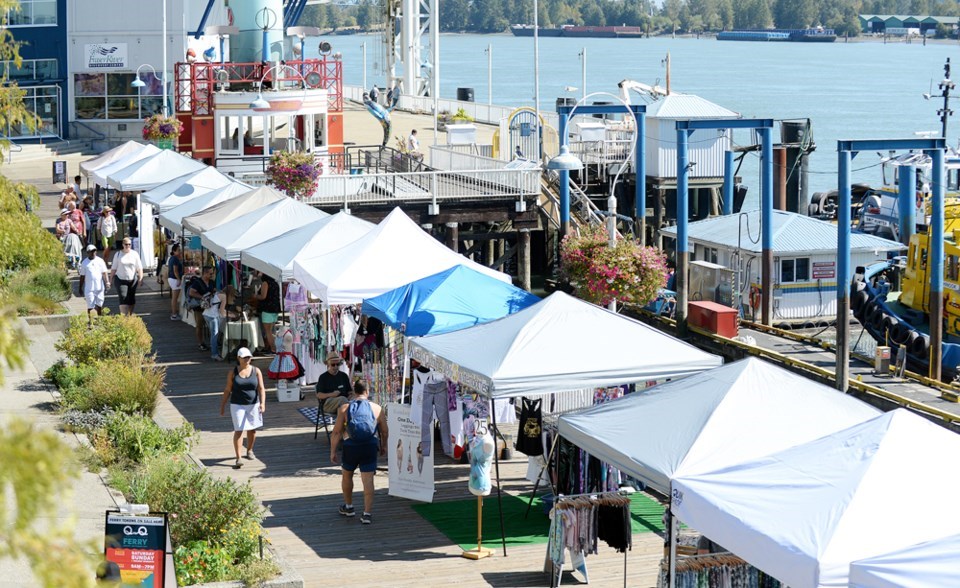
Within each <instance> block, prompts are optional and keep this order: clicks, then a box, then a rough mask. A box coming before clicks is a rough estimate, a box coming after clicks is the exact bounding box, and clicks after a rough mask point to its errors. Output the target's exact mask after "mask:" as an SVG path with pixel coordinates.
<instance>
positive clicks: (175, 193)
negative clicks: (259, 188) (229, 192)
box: [140, 166, 252, 212]
mask: <svg viewBox="0 0 960 588" xmlns="http://www.w3.org/2000/svg"><path fill="white" fill-rule="evenodd" d="M234 182H236V180H234V179H233V178H231V177H230V176H227V175H224V174H222V173H220V171H218V170H217V168H215V167H210V166H206V167H204V168H202V169H200V170H197V171H195V172H193V173H190V174H187V175H184V176H180V177H179V178H174V179H172V180H170V181H169V182H166V183H164V184H161V185H159V186H157V187H156V188H153V189H150V190H147V191H146V192H144V193H143V194H141V195H140V199H141V201H143V202H146V203H147V204H152V205H153V206H155V207H156V208H157V210H159V211H160V212H166V211H168V210H170V209H171V208H173V207H175V206H179V205H181V204H183V203H184V202H187V201H188V200H193V199H194V198H196V197H197V196H200V195H201V194H206V193H207V192H210V191H212V190H216V189H217V188H222V187H224V186H226V185H227V184H231V183H234ZM251 189H252V188H251Z"/></svg>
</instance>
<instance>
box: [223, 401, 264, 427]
mask: <svg viewBox="0 0 960 588" xmlns="http://www.w3.org/2000/svg"><path fill="white" fill-rule="evenodd" d="M230 418H232V419H233V430H234V431H252V430H254V429H259V428H260V427H262V426H263V414H261V413H260V403H259V402H257V403H256V404H232V403H231V404H230Z"/></svg>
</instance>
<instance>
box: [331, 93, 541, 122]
mask: <svg viewBox="0 0 960 588" xmlns="http://www.w3.org/2000/svg"><path fill="white" fill-rule="evenodd" d="M365 91H366V90H365V89H364V88H361V87H360V86H348V85H346V84H344V86H343V97H344V98H347V99H349V100H353V101H354V102H361V103H362V102H363V93H364V92H365ZM437 107H438V108H439V110H440V112H443V111H447V112H449V113H451V114H452V113H455V112H457V111H458V110H460V109H461V108H462V109H463V111H464V112H465V113H467V114H468V115H469V116H471V117H473V120H475V121H476V122H478V123H484V124H490V125H496V124H500V121H501V120H503V119H505V118H507V117H508V116H510V113H511V112H513V111H514V110H516V107H513V106H497V105H496V104H482V103H480V102H464V101H462V100H448V99H445V98H440V99H438V100H437ZM397 108H399V109H400V110H406V111H410V112H413V113H420V114H427V115H429V114H432V113H433V98H430V97H427V96H406V95H404V96H401V97H400V102H399V103H397ZM540 115H541V116H543V117H544V120H545V121H546V123H547V124H548V125H550V126H552V127H553V128H557V127H558V126H559V124H560V122H559V119H558V117H557V113H556V112H551V111H548V110H541V111H540Z"/></svg>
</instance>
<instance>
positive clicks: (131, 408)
mask: <svg viewBox="0 0 960 588" xmlns="http://www.w3.org/2000/svg"><path fill="white" fill-rule="evenodd" d="M165 377H166V369H165V368H163V367H160V366H157V365H155V364H153V363H142V362H141V360H138V359H115V360H111V361H101V362H98V363H97V364H96V371H95V372H94V374H93V376H92V377H91V378H90V380H89V381H88V382H87V385H86V388H87V390H88V391H89V396H88V398H87V400H88V402H87V403H86V406H78V407H77V408H80V409H81V410H101V409H104V408H112V409H114V410H118V411H120V412H125V413H137V414H145V415H148V416H149V415H152V414H153V411H154V410H155V409H156V407H157V398H159V396H160V391H161V390H162V389H163V381H164V378H165Z"/></svg>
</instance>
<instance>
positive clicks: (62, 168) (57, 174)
mask: <svg viewBox="0 0 960 588" xmlns="http://www.w3.org/2000/svg"><path fill="white" fill-rule="evenodd" d="M52 183H54V184H66V183H67V162H66V161H54V162H53V180H52Z"/></svg>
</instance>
